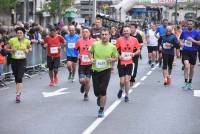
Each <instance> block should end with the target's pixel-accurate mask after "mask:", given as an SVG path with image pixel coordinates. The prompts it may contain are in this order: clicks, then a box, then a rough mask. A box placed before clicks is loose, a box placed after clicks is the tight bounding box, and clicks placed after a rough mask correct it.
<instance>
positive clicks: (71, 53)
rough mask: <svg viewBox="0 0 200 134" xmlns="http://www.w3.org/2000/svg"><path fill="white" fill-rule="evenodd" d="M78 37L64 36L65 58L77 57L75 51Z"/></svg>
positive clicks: (75, 35)
mask: <svg viewBox="0 0 200 134" xmlns="http://www.w3.org/2000/svg"><path fill="white" fill-rule="evenodd" d="M79 38H80V37H79V35H77V34H74V35H65V40H66V41H67V43H66V56H67V57H78V50H77V49H76V42H77V41H78V39H79Z"/></svg>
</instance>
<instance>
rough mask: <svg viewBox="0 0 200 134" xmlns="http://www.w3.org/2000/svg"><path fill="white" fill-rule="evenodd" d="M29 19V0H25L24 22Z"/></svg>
mask: <svg viewBox="0 0 200 134" xmlns="http://www.w3.org/2000/svg"><path fill="white" fill-rule="evenodd" d="M28 21H29V0H24V22H28Z"/></svg>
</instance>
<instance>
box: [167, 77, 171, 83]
mask: <svg viewBox="0 0 200 134" xmlns="http://www.w3.org/2000/svg"><path fill="white" fill-rule="evenodd" d="M171 82H172V80H171V78H170V77H167V85H170V84H171Z"/></svg>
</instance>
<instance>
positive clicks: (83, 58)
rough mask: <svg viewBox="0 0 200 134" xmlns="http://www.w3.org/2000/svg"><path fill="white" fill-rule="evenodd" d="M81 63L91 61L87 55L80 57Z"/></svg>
mask: <svg viewBox="0 0 200 134" xmlns="http://www.w3.org/2000/svg"><path fill="white" fill-rule="evenodd" d="M81 61H82V62H90V61H91V60H90V58H89V56H88V55H82V56H81Z"/></svg>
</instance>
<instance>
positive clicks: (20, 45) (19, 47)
mask: <svg viewBox="0 0 200 134" xmlns="http://www.w3.org/2000/svg"><path fill="white" fill-rule="evenodd" d="M8 43H9V44H10V46H11V48H15V49H16V52H12V53H11V54H12V59H25V58H26V53H25V52H24V50H25V49H27V48H28V47H29V46H30V43H31V41H30V40H29V39H27V38H24V39H23V41H22V42H20V41H19V40H18V38H17V37H14V38H11V39H10V40H9V41H8Z"/></svg>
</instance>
